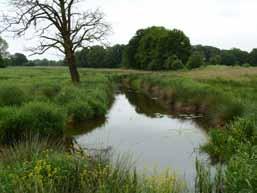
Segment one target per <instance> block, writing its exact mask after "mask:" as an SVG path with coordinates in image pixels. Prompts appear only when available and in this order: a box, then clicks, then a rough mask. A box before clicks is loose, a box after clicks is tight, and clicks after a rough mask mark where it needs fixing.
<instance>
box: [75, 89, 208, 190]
mask: <svg viewBox="0 0 257 193" xmlns="http://www.w3.org/2000/svg"><path fill="white" fill-rule="evenodd" d="M74 135H75V140H76V141H77V143H78V144H79V145H80V146H81V147H82V148H87V149H109V150H111V152H112V155H113V156H114V158H115V157H116V158H117V157H119V156H120V155H129V156H130V157H131V156H132V159H131V158H130V159H131V160H133V164H134V166H135V167H136V168H137V170H138V171H143V172H146V171H147V174H152V173H156V172H157V173H158V172H161V171H164V170H166V169H171V170H172V171H174V172H175V173H176V174H177V175H179V176H180V177H181V178H183V179H185V180H186V182H187V184H188V186H193V184H194V180H195V176H196V171H195V159H196V158H197V159H199V160H208V156H207V155H206V154H201V153H199V146H200V145H202V144H204V143H205V142H207V134H206V132H205V130H204V129H202V128H201V127H200V126H199V125H198V124H197V123H196V121H195V119H193V118H190V117H184V118H178V117H175V116H172V115H171V113H169V112H167V111H166V110H165V109H164V108H163V107H162V106H161V105H159V104H158V102H157V101H156V100H155V99H151V98H149V97H148V96H146V95H143V94H139V93H135V92H131V91H125V92H119V93H117V94H116V95H115V100H114V103H113V105H112V106H111V108H110V110H109V112H108V114H107V116H106V118H103V119H97V120H94V121H90V122H88V123H87V124H85V125H83V127H82V128H81V130H80V131H79V132H78V133H76V134H74Z"/></svg>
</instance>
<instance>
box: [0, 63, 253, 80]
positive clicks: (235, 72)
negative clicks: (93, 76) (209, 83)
mask: <svg viewBox="0 0 257 193" xmlns="http://www.w3.org/2000/svg"><path fill="white" fill-rule="evenodd" d="M13 69H18V70H19V71H20V70H22V71H23V70H25V69H28V70H29V71H31V70H32V71H33V69H35V70H36V71H38V70H40V69H42V70H43V69H48V70H47V71H49V70H50V69H53V70H58V71H59V72H65V71H67V72H68V68H67V67H10V68H8V70H13ZM8 70H4V71H8ZM4 71H3V72H4ZM79 71H80V72H82V73H83V72H103V73H106V72H107V73H121V74H124V73H125V74H126V73H129V74H133V73H135V74H163V75H176V76H183V77H189V78H192V79H196V80H201V79H217V78H219V79H225V80H252V79H255V78H257V67H248V68H246V67H240V66H235V67H230V66H207V67H202V68H198V69H195V70H190V71H188V70H180V71H163V72H162V71H159V72H156V71H155V72H153V71H144V70H131V69H108V68H99V69H97V68H80V69H79ZM24 73H25V71H24ZM67 77H68V74H67Z"/></svg>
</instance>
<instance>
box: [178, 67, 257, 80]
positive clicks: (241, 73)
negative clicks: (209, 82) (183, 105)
mask: <svg viewBox="0 0 257 193" xmlns="http://www.w3.org/2000/svg"><path fill="white" fill-rule="evenodd" d="M177 75H178V76H185V77H190V78H193V79H216V78H219V79H225V80H238V81H244V80H245V81H248V80H252V79H255V78H257V67H249V68H246V67H229V66H208V67H205V68H199V69H195V70H191V71H181V72H178V73H177Z"/></svg>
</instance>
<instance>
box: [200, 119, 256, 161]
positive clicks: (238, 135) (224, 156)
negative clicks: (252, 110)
mask: <svg viewBox="0 0 257 193" xmlns="http://www.w3.org/2000/svg"><path fill="white" fill-rule="evenodd" d="M256 128H257V122H256V118H255V117H248V118H239V119H237V120H236V121H234V122H232V123H231V124H229V125H227V127H226V128H225V130H224V131H222V130H220V129H216V130H211V131H210V132H209V137H210V142H209V143H208V144H206V145H204V146H203V147H202V149H203V150H204V151H206V152H207V153H209V154H210V155H211V157H212V158H213V159H214V160H219V161H220V160H222V161H228V160H230V159H231V157H232V156H233V155H234V154H236V153H237V151H238V149H240V147H241V145H242V144H248V143H250V144H251V145H257V140H256V139H257V129H256Z"/></svg>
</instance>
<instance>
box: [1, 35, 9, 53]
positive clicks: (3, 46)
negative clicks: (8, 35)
mask: <svg viewBox="0 0 257 193" xmlns="http://www.w3.org/2000/svg"><path fill="white" fill-rule="evenodd" d="M7 49H8V43H7V42H6V41H5V40H4V39H3V38H1V37H0V55H1V56H2V57H6V56H7V55H8V52H7Z"/></svg>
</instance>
